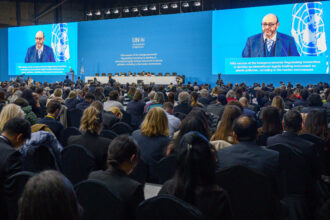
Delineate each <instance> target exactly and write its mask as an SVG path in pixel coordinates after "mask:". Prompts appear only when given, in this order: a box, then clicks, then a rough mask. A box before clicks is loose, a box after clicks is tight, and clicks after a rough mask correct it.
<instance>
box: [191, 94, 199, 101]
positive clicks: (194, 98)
mask: <svg viewBox="0 0 330 220" xmlns="http://www.w3.org/2000/svg"><path fill="white" fill-rule="evenodd" d="M190 97H191V102H192V103H196V102H197V100H198V92H192V93H190Z"/></svg>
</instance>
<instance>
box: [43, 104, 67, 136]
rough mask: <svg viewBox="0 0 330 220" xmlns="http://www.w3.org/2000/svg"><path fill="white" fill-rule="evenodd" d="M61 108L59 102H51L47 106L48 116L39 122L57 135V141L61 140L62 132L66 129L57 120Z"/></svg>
mask: <svg viewBox="0 0 330 220" xmlns="http://www.w3.org/2000/svg"><path fill="white" fill-rule="evenodd" d="M61 108H62V106H61V103H60V102H59V101H58V100H50V101H49V102H48V104H47V115H46V116H45V117H44V118H43V119H41V120H39V121H38V124H45V125H47V126H48V127H49V128H50V129H51V130H52V132H53V133H54V134H55V136H56V138H57V140H61V139H60V137H61V131H62V130H63V129H64V127H63V125H62V124H61V122H59V121H58V120H57V118H58V116H59V114H60V111H61Z"/></svg>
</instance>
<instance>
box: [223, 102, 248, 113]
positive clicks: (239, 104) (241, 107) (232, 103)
mask: <svg viewBox="0 0 330 220" xmlns="http://www.w3.org/2000/svg"><path fill="white" fill-rule="evenodd" d="M227 105H235V106H237V107H238V108H239V109H241V111H242V112H243V111H244V108H243V105H242V104H241V103H240V102H239V101H237V100H232V101H230V102H229V103H228V104H227Z"/></svg>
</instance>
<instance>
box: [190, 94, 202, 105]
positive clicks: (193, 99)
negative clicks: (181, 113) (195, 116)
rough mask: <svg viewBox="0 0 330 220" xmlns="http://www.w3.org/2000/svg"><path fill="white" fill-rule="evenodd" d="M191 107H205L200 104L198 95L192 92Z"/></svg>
mask: <svg viewBox="0 0 330 220" xmlns="http://www.w3.org/2000/svg"><path fill="white" fill-rule="evenodd" d="M190 100H191V101H190V105H191V107H201V108H202V107H204V105H203V104H202V103H200V102H198V93H197V92H192V93H190Z"/></svg>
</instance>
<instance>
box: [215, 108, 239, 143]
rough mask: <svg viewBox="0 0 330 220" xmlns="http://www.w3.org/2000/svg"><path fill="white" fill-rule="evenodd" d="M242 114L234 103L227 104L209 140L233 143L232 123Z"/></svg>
mask: <svg viewBox="0 0 330 220" xmlns="http://www.w3.org/2000/svg"><path fill="white" fill-rule="evenodd" d="M241 114H242V111H241V109H240V108H239V107H238V106H236V105H227V106H226V107H225V110H224V112H223V114H222V117H221V122H220V125H219V126H218V128H217V130H216V131H215V133H214V134H213V136H212V137H211V141H217V140H222V141H226V142H228V143H229V144H235V143H236V142H235V139H234V136H233V135H234V131H233V128H232V126H233V123H234V120H235V119H236V118H238V117H239V116H240V115H241Z"/></svg>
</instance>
